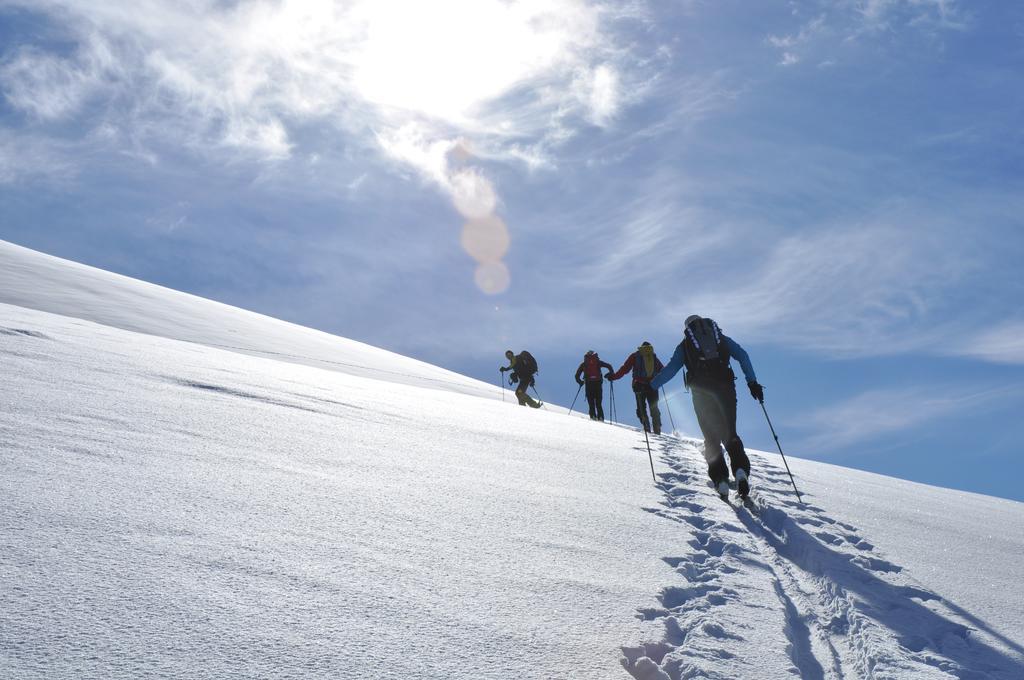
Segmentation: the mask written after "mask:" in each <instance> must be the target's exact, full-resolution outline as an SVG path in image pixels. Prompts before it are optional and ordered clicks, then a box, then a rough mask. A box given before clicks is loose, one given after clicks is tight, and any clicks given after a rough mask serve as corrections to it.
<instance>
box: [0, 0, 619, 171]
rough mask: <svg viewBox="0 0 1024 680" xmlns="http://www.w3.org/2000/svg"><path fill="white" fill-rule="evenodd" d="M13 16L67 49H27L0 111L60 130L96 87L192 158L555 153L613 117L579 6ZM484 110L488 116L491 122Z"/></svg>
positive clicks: (157, 2)
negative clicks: (538, 146)
mask: <svg viewBox="0 0 1024 680" xmlns="http://www.w3.org/2000/svg"><path fill="white" fill-rule="evenodd" d="M24 4H25V6H26V8H28V9H29V10H30V11H37V12H46V13H48V14H49V15H50V16H51V18H52V19H53V20H54V21H55V22H58V23H60V24H61V25H62V26H63V28H64V29H65V30H66V31H67V32H68V33H69V34H70V35H71V36H72V37H73V38H75V39H77V41H78V42H79V44H80V45H81V48H80V49H79V51H78V52H77V53H76V54H75V55H73V56H71V57H66V58H65V57H56V56H54V55H52V54H48V53H46V52H43V51H41V49H42V48H41V47H38V46H37V47H32V48H28V49H26V50H23V51H22V52H20V53H19V54H18V55H16V57H15V58H14V59H13V60H11V61H10V63H8V64H7V66H6V67H5V69H4V71H3V72H2V73H0V82H2V84H3V86H4V89H5V91H6V92H7V95H8V98H10V99H11V101H12V103H14V104H15V105H16V106H18V107H20V108H22V109H24V110H27V111H32V112H34V113H36V114H37V115H39V116H43V117H57V116H71V115H74V114H75V113H77V112H79V111H80V109H81V107H82V104H83V103H84V101H85V100H86V98H87V97H88V96H89V95H90V94H92V93H94V92H95V91H96V89H97V87H98V85H99V83H101V82H102V83H103V84H104V85H105V86H108V87H110V88H112V92H110V93H109V95H110V97H111V98H113V97H114V96H116V95H119V96H121V97H123V98H124V99H125V100H127V101H130V105H129V106H128V107H127V108H129V109H131V115H130V116H129V115H127V114H126V117H125V119H124V120H123V121H121V123H122V124H123V125H139V124H140V123H141V122H143V121H166V120H171V121H176V120H177V121H180V123H181V124H178V125H174V126H173V127H174V128H175V129H174V130H173V131H172V132H169V134H170V135H171V136H172V137H175V138H180V135H181V134H182V133H183V132H190V133H191V138H190V139H188V140H186V141H188V142H191V144H192V145H193V146H194V147H196V148H207V147H208V143H209V141H211V138H217V137H219V138H220V139H219V140H215V141H220V142H222V143H223V144H225V145H227V146H231V147H238V148H242V147H252V148H253V149H254V150H256V151H257V152H260V153H262V154H265V155H268V156H270V157H275V158H276V157H280V156H282V155H287V153H288V149H289V143H288V141H287V140H288V137H289V135H290V133H291V128H292V127H293V126H295V125H299V124H301V123H302V122H304V121H309V120H317V121H321V122H326V123H328V124H330V125H333V126H335V127H336V128H337V129H338V130H339V131H341V132H345V133H352V132H356V133H358V134H362V135H363V136H364V138H365V131H366V130H368V129H376V130H380V129H394V130H400V129H402V128H403V126H405V125H407V124H409V123H417V124H419V125H421V126H422V128H423V129H427V130H430V131H431V133H432V134H433V133H435V132H436V133H437V134H438V135H439V137H438V138H439V139H440V138H444V139H450V138H453V137H456V136H458V135H473V136H480V137H483V138H492V139H491V140H490V141H489V142H488V141H487V140H485V141H483V142H482V145H484V146H486V145H487V144H488V143H490V144H491V145H493V144H495V143H496V142H495V141H494V140H513V139H514V140H515V142H514V143H515V144H517V145H519V146H520V147H521V146H522V140H523V139H524V138H529V137H540V138H542V139H557V135H556V136H553V137H550V138H547V137H546V133H547V132H548V131H549V130H550V129H551V128H552V127H555V128H559V127H563V126H565V125H566V123H567V121H568V120H570V119H571V117H572V116H573V115H575V116H576V118H577V119H578V120H579V121H580V122H582V121H583V120H584V119H585V118H589V119H591V120H592V121H596V122H598V123H599V124H606V123H607V122H608V121H609V120H610V119H611V117H612V116H614V114H615V112H616V111H617V110H618V109H619V108H620V107H621V106H622V104H623V101H622V97H621V95H620V87H619V84H620V82H621V73H620V71H621V68H620V67H618V66H616V64H614V63H612V62H610V61H609V59H616V58H618V57H617V55H616V53H615V51H614V49H615V48H614V41H613V40H612V39H611V37H610V36H609V35H608V34H607V32H606V30H605V28H604V26H603V24H602V21H603V18H602V17H603V16H605V15H604V14H602V12H603V10H602V8H601V7H599V6H597V5H594V4H592V3H587V2H584V1H583V0H552V1H548V0H522V1H520V2H514V3H509V2H504V1H503V0H443V1H438V2H429V3H426V2H410V1H408V0H351V1H349V2H341V1H328V0H281V1H280V2H270V1H269V0H249V1H248V2H240V3H233V4H230V5H225V4H224V3H220V2H214V1H212V0H209V1H205V2H204V1H200V0H193V1H192V2H186V3H182V2H177V1H175V2H172V1H171V0H147V1H145V2H142V3H135V4H133V5H132V6H130V7H129V6H121V5H116V4H114V3H101V4H99V5H97V4H96V3H92V2H85V1H84V0H42V1H41V2H33V3H24ZM608 16H609V17H610V16H612V15H611V14H608ZM581 77H582V78H583V79H584V80H585V81H586V82H587V83H588V89H587V91H586V93H585V95H584V96H583V97H581V96H580V93H579V92H578V91H577V88H576V87H575V83H576V82H577V80H578V79H580V78H581ZM114 91H116V95H115V93H114ZM509 97H512V99H511V100H510V99H509ZM497 102H500V103H501V111H502V113H501V114H500V115H495V112H494V111H491V110H490V107H491V106H492V105H494V104H495V103H497ZM104 122H106V123H108V124H109V123H110V122H111V121H109V120H108V121H104ZM160 128H161V126H159V125H154V126H152V127H151V128H150V129H151V130H156V129H160ZM164 129H166V128H164ZM178 141H180V139H178ZM432 141H436V140H432ZM516 155H521V154H514V153H510V154H509V156H510V157H515V156H516ZM416 167H420V166H418V165H417V166H416Z"/></svg>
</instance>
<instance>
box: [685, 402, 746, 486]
mask: <svg viewBox="0 0 1024 680" xmlns="http://www.w3.org/2000/svg"><path fill="white" fill-rule="evenodd" d="M690 391H691V392H692V393H693V410H694V411H695V412H696V413H697V424H698V425H700V431H701V433H702V434H703V435H704V459H705V460H706V461H707V464H708V477H710V478H711V482H712V483H713V484H718V482H720V481H723V480H726V481H728V479H729V468H728V467H726V464H725V456H724V455H722V447H723V446H724V447H725V450H726V451H727V452H728V453H729V463H730V464H731V466H732V473H733V475H734V476H735V474H736V471H737V470H740V469H742V470H744V471H745V472H746V473H747V474H748V475H749V474H750V459H749V458H747V452H746V451H745V450H744V449H743V441H742V440H741V439H740V438H739V435H737V434H736V386H735V385H733V384H728V385H722V386H719V387H718V388H717V389H708V388H705V387H695V386H692V385H691V386H690Z"/></svg>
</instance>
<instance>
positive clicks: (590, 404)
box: [586, 380, 597, 420]
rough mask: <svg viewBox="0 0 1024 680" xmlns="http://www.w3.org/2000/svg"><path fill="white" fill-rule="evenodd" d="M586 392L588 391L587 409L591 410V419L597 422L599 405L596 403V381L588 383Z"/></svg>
mask: <svg viewBox="0 0 1024 680" xmlns="http://www.w3.org/2000/svg"><path fill="white" fill-rule="evenodd" d="M586 390H587V407H588V408H589V409H590V419H591V420H596V419H597V404H596V403H595V399H594V381H593V380H588V381H587V386H586Z"/></svg>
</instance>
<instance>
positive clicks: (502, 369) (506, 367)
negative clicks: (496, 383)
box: [498, 366, 508, 373]
mask: <svg viewBox="0 0 1024 680" xmlns="http://www.w3.org/2000/svg"><path fill="white" fill-rule="evenodd" d="M498 370H499V371H501V372H502V373H504V372H505V371H507V370H508V366H502V367H501V368H499V369H498Z"/></svg>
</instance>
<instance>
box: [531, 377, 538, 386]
mask: <svg viewBox="0 0 1024 680" xmlns="http://www.w3.org/2000/svg"><path fill="white" fill-rule="evenodd" d="M536 384H537V379H536V378H530V387H533V386H534V385H536Z"/></svg>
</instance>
